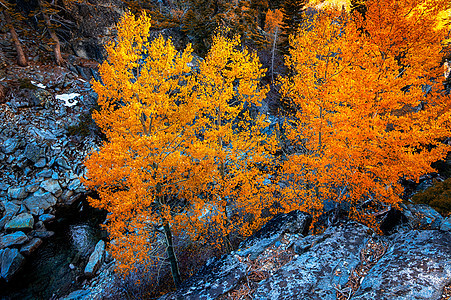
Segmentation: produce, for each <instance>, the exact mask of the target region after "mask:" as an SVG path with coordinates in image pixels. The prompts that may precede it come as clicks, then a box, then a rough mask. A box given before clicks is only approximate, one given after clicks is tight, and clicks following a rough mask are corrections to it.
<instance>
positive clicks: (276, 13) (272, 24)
mask: <svg viewBox="0 0 451 300" xmlns="http://www.w3.org/2000/svg"><path fill="white" fill-rule="evenodd" d="M282 19H283V13H282V11H281V10H280V9H275V10H268V12H267V13H266V19H265V31H266V33H267V34H268V36H270V37H274V34H275V32H276V28H278V29H280V26H281V24H282Z"/></svg>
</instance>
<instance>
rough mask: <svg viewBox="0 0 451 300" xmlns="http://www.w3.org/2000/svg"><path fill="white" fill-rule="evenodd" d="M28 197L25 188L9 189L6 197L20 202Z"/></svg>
mask: <svg viewBox="0 0 451 300" xmlns="http://www.w3.org/2000/svg"><path fill="white" fill-rule="evenodd" d="M27 196H28V193H27V190H26V188H25V187H15V188H13V187H10V188H9V189H8V197H9V198H10V199H16V200H21V199H25V198H26V197H27Z"/></svg>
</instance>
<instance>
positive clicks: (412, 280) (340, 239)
mask: <svg viewBox="0 0 451 300" xmlns="http://www.w3.org/2000/svg"><path fill="white" fill-rule="evenodd" d="M404 216H405V217H406V220H407V221H406V222H404V223H402V224H401V225H399V226H398V228H397V229H396V231H397V232H396V233H394V234H392V235H388V236H378V235H375V234H373V233H372V231H371V230H370V229H369V228H368V227H366V226H364V225H362V224H359V223H355V222H351V221H343V222H340V224H337V225H335V226H332V227H329V228H327V229H326V230H325V231H324V232H323V233H322V234H318V235H307V236H305V235H303V233H305V229H306V228H307V227H308V224H309V221H310V218H309V216H308V215H306V214H304V213H301V212H292V213H290V214H289V215H280V216H278V217H276V218H275V219H273V220H272V221H270V222H269V223H268V224H267V225H265V226H264V227H263V228H262V229H261V230H260V231H259V232H257V233H256V234H255V235H254V236H252V237H251V238H249V239H248V240H247V241H245V242H243V243H242V244H241V245H240V248H239V249H238V250H237V251H235V252H233V253H231V254H229V255H226V256H224V257H222V258H221V259H216V260H211V261H210V262H209V263H208V264H207V265H205V266H204V267H203V268H202V269H201V270H200V271H199V273H198V274H197V275H195V276H193V277H191V278H190V279H189V280H187V281H186V282H185V283H184V284H183V287H182V288H181V289H180V290H178V291H177V292H174V293H172V294H168V295H166V296H163V297H161V298H160V300H169V299H448V298H449V296H450V294H449V290H450V284H451V231H450V225H451V220H450V219H449V218H448V219H443V218H442V217H441V216H440V215H439V214H438V213H436V212H434V211H433V210H432V209H431V208H429V207H426V206H422V205H416V206H413V205H412V206H408V207H405V210H404Z"/></svg>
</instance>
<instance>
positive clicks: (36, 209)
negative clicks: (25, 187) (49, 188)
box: [23, 191, 57, 215]
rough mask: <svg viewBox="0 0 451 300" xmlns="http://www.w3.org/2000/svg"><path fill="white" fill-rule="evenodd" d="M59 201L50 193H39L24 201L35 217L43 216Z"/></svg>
mask: <svg viewBox="0 0 451 300" xmlns="http://www.w3.org/2000/svg"><path fill="white" fill-rule="evenodd" d="M56 201H57V199H56V198H55V196H53V195H52V194H51V193H49V192H45V193H41V192H40V191H37V192H36V193H34V194H33V195H31V196H29V197H28V198H27V199H25V200H24V201H23V203H24V204H25V206H26V207H27V208H28V210H29V211H30V212H31V213H32V214H33V215H42V214H43V213H44V211H45V210H46V209H48V208H50V207H52V206H53V205H55V204H56Z"/></svg>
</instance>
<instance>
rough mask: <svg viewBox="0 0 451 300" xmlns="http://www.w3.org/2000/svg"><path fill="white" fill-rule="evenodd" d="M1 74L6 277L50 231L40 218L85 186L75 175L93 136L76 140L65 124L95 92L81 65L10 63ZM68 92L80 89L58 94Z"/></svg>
mask: <svg viewBox="0 0 451 300" xmlns="http://www.w3.org/2000/svg"><path fill="white" fill-rule="evenodd" d="M74 62H76V59H75V58H74ZM88 70H90V69H88ZM93 73H95V71H93V72H91V73H90V74H91V75H92V74H93ZM85 75H86V74H85ZM86 79H89V77H88V78H86ZM3 82H5V83H6V84H7V85H8V86H9V89H8V93H7V95H6V98H5V100H6V101H5V103H3V104H0V124H1V126H0V269H1V278H2V279H4V280H6V281H9V280H10V279H11V278H13V276H14V275H15V274H16V273H17V272H18V271H19V270H20V268H21V266H22V265H23V263H24V260H25V257H26V256H28V255H30V253H32V252H33V251H35V250H36V249H37V248H38V247H39V246H40V245H41V243H42V240H43V239H46V238H48V237H51V236H52V235H53V232H51V231H48V230H47V229H46V226H47V224H49V223H50V222H53V221H54V219H55V210H56V208H57V207H58V206H69V205H71V204H73V203H74V202H76V201H77V200H78V199H79V198H80V197H81V196H82V195H83V194H84V193H86V190H85V187H84V186H83V184H82V183H81V181H80V177H81V176H83V175H84V172H85V170H84V166H83V159H84V157H85V156H86V155H87V153H88V152H89V151H90V149H91V148H92V147H96V143H95V138H94V137H86V138H85V139H84V141H83V144H81V143H80V141H79V140H80V137H77V135H76V134H77V133H76V132H75V135H74V136H69V135H68V128H71V126H72V127H74V128H77V124H78V123H79V120H80V118H82V117H83V116H84V115H86V114H88V113H89V109H90V108H91V107H92V105H93V103H95V96H96V95H94V93H93V92H92V91H91V90H90V84H89V82H87V81H86V80H85V79H83V78H81V77H80V74H79V73H74V72H72V71H70V70H68V69H66V68H61V67H52V66H50V65H39V64H36V65H33V66H30V67H27V68H18V67H11V68H8V70H7V72H6V77H5V78H3ZM68 93H72V94H75V93H76V94H77V95H78V96H77V98H76V101H77V105H72V106H66V105H65V104H66V103H64V102H62V101H60V100H58V99H57V98H56V96H57V95H61V94H63V95H64V94H68ZM0 280H1V279H0Z"/></svg>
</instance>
